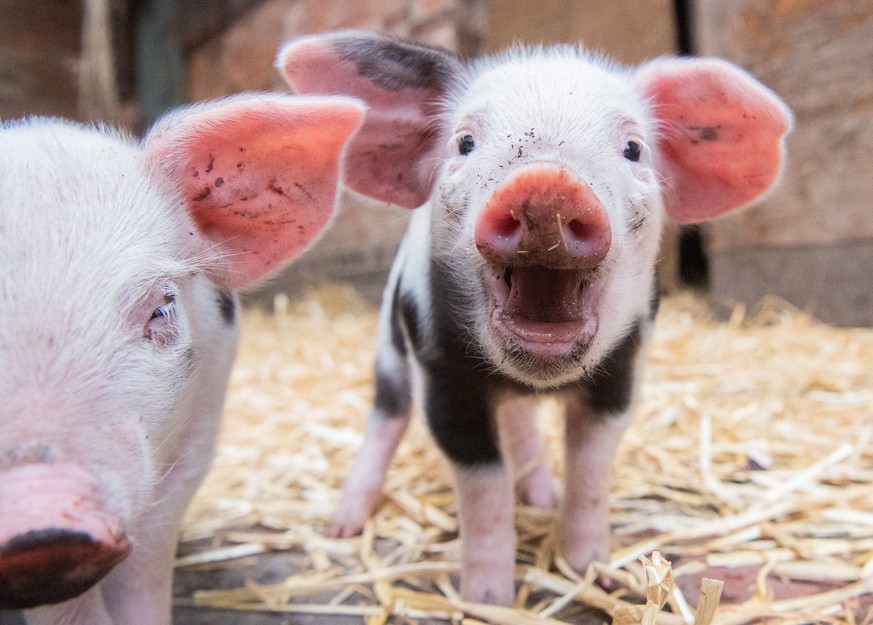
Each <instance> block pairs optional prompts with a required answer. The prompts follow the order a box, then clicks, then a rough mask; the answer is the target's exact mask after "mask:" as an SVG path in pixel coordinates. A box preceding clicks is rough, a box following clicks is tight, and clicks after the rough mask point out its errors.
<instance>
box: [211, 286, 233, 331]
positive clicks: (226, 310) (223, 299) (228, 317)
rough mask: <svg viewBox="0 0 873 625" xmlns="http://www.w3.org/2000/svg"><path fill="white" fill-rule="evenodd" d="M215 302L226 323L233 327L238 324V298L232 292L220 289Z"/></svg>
mask: <svg viewBox="0 0 873 625" xmlns="http://www.w3.org/2000/svg"><path fill="white" fill-rule="evenodd" d="M215 301H216V302H217V303H218V311H219V312H220V313H221V318H222V320H223V321H224V323H226V324H227V325H229V326H232V325H233V324H234V323H235V322H236V297H234V295H233V293H232V292H230V291H225V290H223V289H218V290H217V291H216V292H215Z"/></svg>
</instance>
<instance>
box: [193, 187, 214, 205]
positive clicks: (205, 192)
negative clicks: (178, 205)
mask: <svg viewBox="0 0 873 625" xmlns="http://www.w3.org/2000/svg"><path fill="white" fill-rule="evenodd" d="M211 193H212V187H206V188H204V189H203V191H201V192H200V194H199V195H197V196H195V197H194V198H192V201H194V202H202V201H203V200H205V199H206V198H208V197H209V196H210V194H211Z"/></svg>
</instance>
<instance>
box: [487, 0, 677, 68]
mask: <svg viewBox="0 0 873 625" xmlns="http://www.w3.org/2000/svg"><path fill="white" fill-rule="evenodd" d="M489 10H490V15H489V31H488V39H489V48H490V49H491V50H499V49H501V48H504V47H506V46H508V45H510V44H512V43H514V42H516V41H522V42H526V43H577V42H582V43H584V44H585V45H586V46H587V47H588V48H591V49H594V50H601V51H603V52H605V53H607V54H608V55H610V56H611V57H613V58H615V59H617V60H619V61H622V62H624V63H638V62H640V61H642V60H645V59H648V58H652V57H654V56H659V55H662V54H670V53H673V52H675V50H676V26H675V23H674V17H673V16H674V9H673V0H649V1H647V2H640V1H639V0H586V1H585V2H580V1H579V0H538V1H537V2H530V0H498V1H497V2H492V3H491V4H490V9H489Z"/></svg>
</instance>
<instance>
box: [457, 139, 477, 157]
mask: <svg viewBox="0 0 873 625" xmlns="http://www.w3.org/2000/svg"><path fill="white" fill-rule="evenodd" d="M475 148H476V141H474V140H473V135H464V136H463V137H461V138H460V139H458V152H459V153H460V154H461V156H467V154H469V153H470V152H472V151H473V150H474V149H475Z"/></svg>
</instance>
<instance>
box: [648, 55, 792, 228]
mask: <svg viewBox="0 0 873 625" xmlns="http://www.w3.org/2000/svg"><path fill="white" fill-rule="evenodd" d="M636 80H637V81H638V85H639V88H640V90H641V91H642V93H643V95H644V96H646V97H647V98H648V99H649V100H650V102H651V105H652V107H653V112H654V115H655V117H656V118H657V119H658V122H659V135H660V136H659V139H658V150H657V152H658V156H657V159H658V164H657V166H658V168H659V170H660V173H661V175H662V177H663V178H664V180H665V185H666V189H665V193H664V201H665V204H666V207H667V210H668V212H669V213H670V215H671V216H672V217H673V218H674V219H675V220H676V221H678V222H679V223H684V224H688V223H695V222H699V221H704V220H706V219H711V218H713V217H716V216H718V215H721V214H722V213H724V212H726V211H729V210H732V209H734V208H738V207H740V206H742V205H744V204H747V203H749V202H750V201H752V200H754V199H755V198H757V197H758V196H760V195H761V194H762V193H764V192H765V191H766V190H767V189H769V188H770V186H771V185H772V184H773V183H774V181H775V180H776V178H777V177H778V175H779V172H780V171H781V169H782V162H783V158H784V138H785V135H786V134H787V133H788V131H789V130H790V129H791V126H792V116H791V112H790V110H789V109H788V107H786V106H785V104H784V103H783V102H782V101H781V100H780V99H779V98H778V97H777V96H776V95H774V94H773V93H772V92H771V91H770V90H769V89H767V88H766V87H764V86H763V85H761V84H760V83H759V82H757V81H756V80H755V79H754V78H752V77H751V76H750V75H748V74H747V73H745V72H744V71H742V70H740V69H739V68H737V67H735V66H733V65H731V64H730V63H727V62H725V61H719V60H715V59H675V58H665V59H658V60H655V61H652V62H650V63H647V64H645V65H643V66H642V67H641V68H640V69H639V70H638V72H637V75H636Z"/></svg>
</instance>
